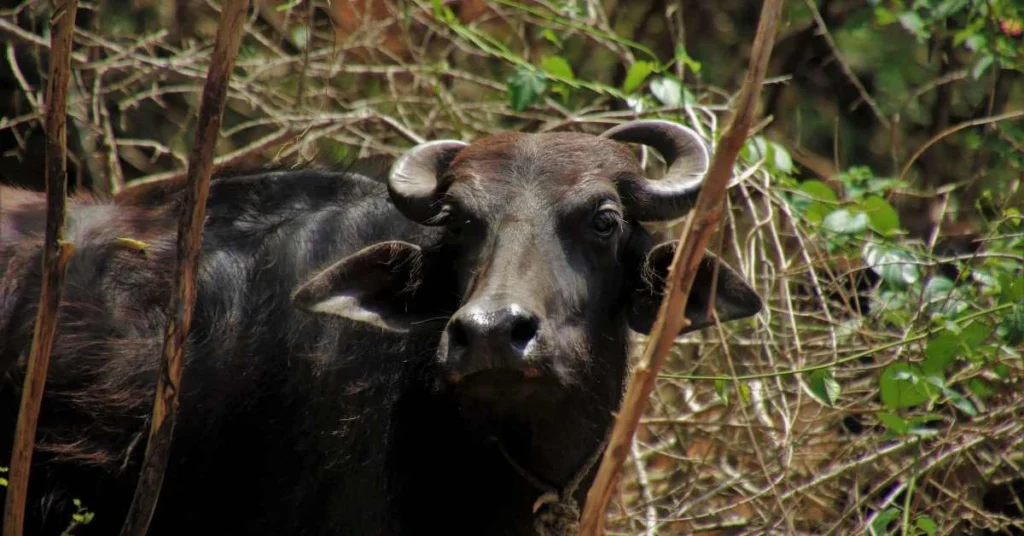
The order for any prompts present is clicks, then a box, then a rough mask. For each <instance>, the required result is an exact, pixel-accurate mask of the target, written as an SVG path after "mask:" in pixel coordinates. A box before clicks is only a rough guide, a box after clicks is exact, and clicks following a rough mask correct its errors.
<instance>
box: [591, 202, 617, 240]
mask: <svg viewBox="0 0 1024 536" xmlns="http://www.w3.org/2000/svg"><path fill="white" fill-rule="evenodd" d="M620 222H621V220H620V218H619V213H618V212H616V211H614V210H612V209H602V210H599V211H598V212H597V214H594V221H593V222H592V225H593V227H594V231H595V232H596V233H597V234H598V236H600V237H602V238H607V237H609V236H611V235H612V234H614V233H615V231H617V230H618V229H619V224H620Z"/></svg>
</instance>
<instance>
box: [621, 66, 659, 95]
mask: <svg viewBox="0 0 1024 536" xmlns="http://www.w3.org/2000/svg"><path fill="white" fill-rule="evenodd" d="M654 67H655V66H654V64H653V63H651V62H649V61H642V60H641V61H637V62H636V63H634V64H633V65H631V66H630V67H629V71H627V72H626V79H625V80H624V81H623V82H622V91H624V92H626V93H632V92H633V91H634V90H636V88H638V87H640V84H643V83H644V80H647V77H648V76H650V74H651V73H652V72H654Z"/></svg>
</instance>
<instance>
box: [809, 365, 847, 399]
mask: <svg viewBox="0 0 1024 536" xmlns="http://www.w3.org/2000/svg"><path fill="white" fill-rule="evenodd" d="M807 387H808V388H809V389H810V390H811V394H813V395H814V397H815V398H817V399H818V401H819V402H821V403H822V404H825V405H826V406H835V405H836V401H837V400H839V393H840V391H841V389H840V386H839V382H837V381H836V378H835V376H833V375H832V371H831V370H829V369H818V370H815V371H814V372H812V373H811V375H810V377H809V378H808V379H807Z"/></svg>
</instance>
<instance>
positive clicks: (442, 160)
mask: <svg viewBox="0 0 1024 536" xmlns="http://www.w3.org/2000/svg"><path fill="white" fill-rule="evenodd" d="M466 145H467V143H466V142H463V141H456V140H437V141H429V142H426V143H421V144H419V145H417V146H415V147H413V148H412V149H409V150H408V151H406V153H405V154H404V155H402V156H401V157H400V158H399V159H398V160H396V161H395V163H394V164H393V165H392V166H391V173H390V174H389V175H388V193H389V194H390V195H391V201H392V202H393V203H394V204H395V207H396V208H398V210H399V211H400V212H401V213H402V214H404V215H405V217H407V218H409V219H411V220H413V221H416V222H419V223H423V224H428V225H430V224H434V223H435V222H433V221H432V219H433V218H434V216H436V215H437V212H438V210H439V209H440V207H439V206H438V201H439V200H440V198H441V196H442V195H444V191H445V189H446V188H447V187H448V185H447V184H441V177H442V176H443V175H444V173H445V171H446V170H447V169H448V166H449V165H450V164H451V162H452V159H453V158H455V155H456V154H458V153H459V151H460V150H462V148H463V147H465V146H466ZM437 223H440V222H437Z"/></svg>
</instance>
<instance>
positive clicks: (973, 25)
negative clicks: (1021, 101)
mask: <svg viewBox="0 0 1024 536" xmlns="http://www.w3.org/2000/svg"><path fill="white" fill-rule="evenodd" d="M870 4H871V5H872V6H873V9H874V20H875V22H876V23H877V24H880V25H883V26H884V25H889V24H896V23H898V24H899V25H900V26H902V27H903V29H905V30H906V31H907V32H909V33H911V34H912V35H914V36H915V37H916V38H917V39H918V40H919V41H920V42H922V43H923V42H926V41H930V40H939V39H946V38H948V39H951V40H952V43H953V45H954V46H957V47H962V48H963V49H964V50H965V51H968V52H969V53H971V55H972V57H973V67H972V68H971V76H972V77H973V78H974V79H977V78H980V77H981V76H982V75H984V74H985V73H986V72H987V71H988V70H989V68H990V67H992V66H993V65H995V66H996V67H999V68H1007V69H1018V70H1021V69H1024V52H1022V50H1024V49H1022V47H1021V39H1020V38H1021V34H1022V30H1024V28H1022V23H1024V4H1022V3H1021V2H1019V1H1018V0H915V1H913V2H906V1H903V0H895V1H890V2H884V3H883V2H880V1H879V0H872V1H871V2H870Z"/></svg>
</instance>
